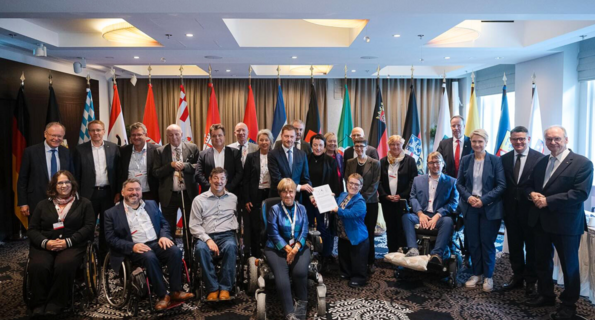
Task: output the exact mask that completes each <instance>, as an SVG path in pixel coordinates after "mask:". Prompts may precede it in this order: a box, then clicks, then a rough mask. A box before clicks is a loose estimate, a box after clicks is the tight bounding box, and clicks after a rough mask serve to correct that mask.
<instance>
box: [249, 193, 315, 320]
mask: <svg viewBox="0 0 595 320" xmlns="http://www.w3.org/2000/svg"><path fill="white" fill-rule="evenodd" d="M280 202H281V198H279V197H276V198H269V199H266V200H264V201H263V202H262V216H263V224H264V226H263V228H262V229H261V230H262V232H261V241H260V244H261V246H262V247H264V245H265V243H266V221H267V213H268V211H269V210H270V209H271V208H272V207H273V206H274V205H276V204H278V203H280ZM306 246H308V247H309V248H310V252H311V257H310V265H309V266H308V279H309V280H311V281H313V282H314V284H315V285H316V297H317V305H316V311H317V314H318V317H325V316H326V285H325V284H324V281H323V278H322V275H321V274H320V273H319V271H320V268H321V265H320V264H319V262H318V256H319V255H320V253H321V252H322V238H321V237H320V232H319V231H317V230H315V229H310V231H309V232H308V239H307V240H306ZM274 279H275V276H274V274H273V270H272V269H271V268H270V266H269V265H268V264H267V261H266V256H265V255H264V254H263V257H262V259H256V258H255V257H250V258H249V259H248V288H247V292H248V294H254V296H255V298H256V319H257V320H265V319H267V316H266V296H267V292H268V291H269V290H267V284H268V287H272V288H274V287H275V283H274Z"/></svg>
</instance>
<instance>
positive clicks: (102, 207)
mask: <svg viewBox="0 0 595 320" xmlns="http://www.w3.org/2000/svg"><path fill="white" fill-rule="evenodd" d="M89 200H91V204H92V205H93V212H95V214H98V215H99V252H98V255H99V257H98V258H99V262H100V265H103V259H104V258H105V255H107V252H108V251H109V248H108V245H107V241H105V230H104V228H103V215H104V213H105V211H107V210H108V209H110V208H111V207H113V206H114V198H113V197H112V191H111V188H110V186H107V187H104V188H102V189H101V190H99V189H95V190H93V195H92V196H91V199H89Z"/></svg>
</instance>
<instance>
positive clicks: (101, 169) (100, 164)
mask: <svg viewBox="0 0 595 320" xmlns="http://www.w3.org/2000/svg"><path fill="white" fill-rule="evenodd" d="M91 151H92V152H93V164H94V165H95V186H96V187H103V186H107V185H109V179H108V178H107V161H106V158H105V143H103V140H102V141H101V145H100V146H99V147H96V146H94V145H93V142H91Z"/></svg>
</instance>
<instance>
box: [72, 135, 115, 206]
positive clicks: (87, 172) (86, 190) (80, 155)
mask: <svg viewBox="0 0 595 320" xmlns="http://www.w3.org/2000/svg"><path fill="white" fill-rule="evenodd" d="M103 150H104V151H105V163H106V165H107V179H108V181H109V185H110V186H111V192H112V194H111V197H112V198H113V197H114V196H115V195H116V192H118V191H120V189H121V188H118V177H117V172H118V163H119V162H120V148H119V147H118V145H116V144H115V143H113V142H109V141H103ZM74 171H75V177H76V181H77V182H78V183H79V193H80V195H81V197H84V198H87V199H91V196H93V188H94V187H95V182H96V181H95V161H94V160H93V149H92V147H91V141H88V142H85V143H83V144H79V145H78V146H76V149H75V151H74Z"/></svg>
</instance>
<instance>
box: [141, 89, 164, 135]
mask: <svg viewBox="0 0 595 320" xmlns="http://www.w3.org/2000/svg"><path fill="white" fill-rule="evenodd" d="M143 124H144V125H145V127H147V142H149V143H152V144H158V145H161V133H160V132H159V122H158V121H157V111H155V98H154V97H153V85H152V84H150V83H149V92H147V102H145V115H144V116H143Z"/></svg>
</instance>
